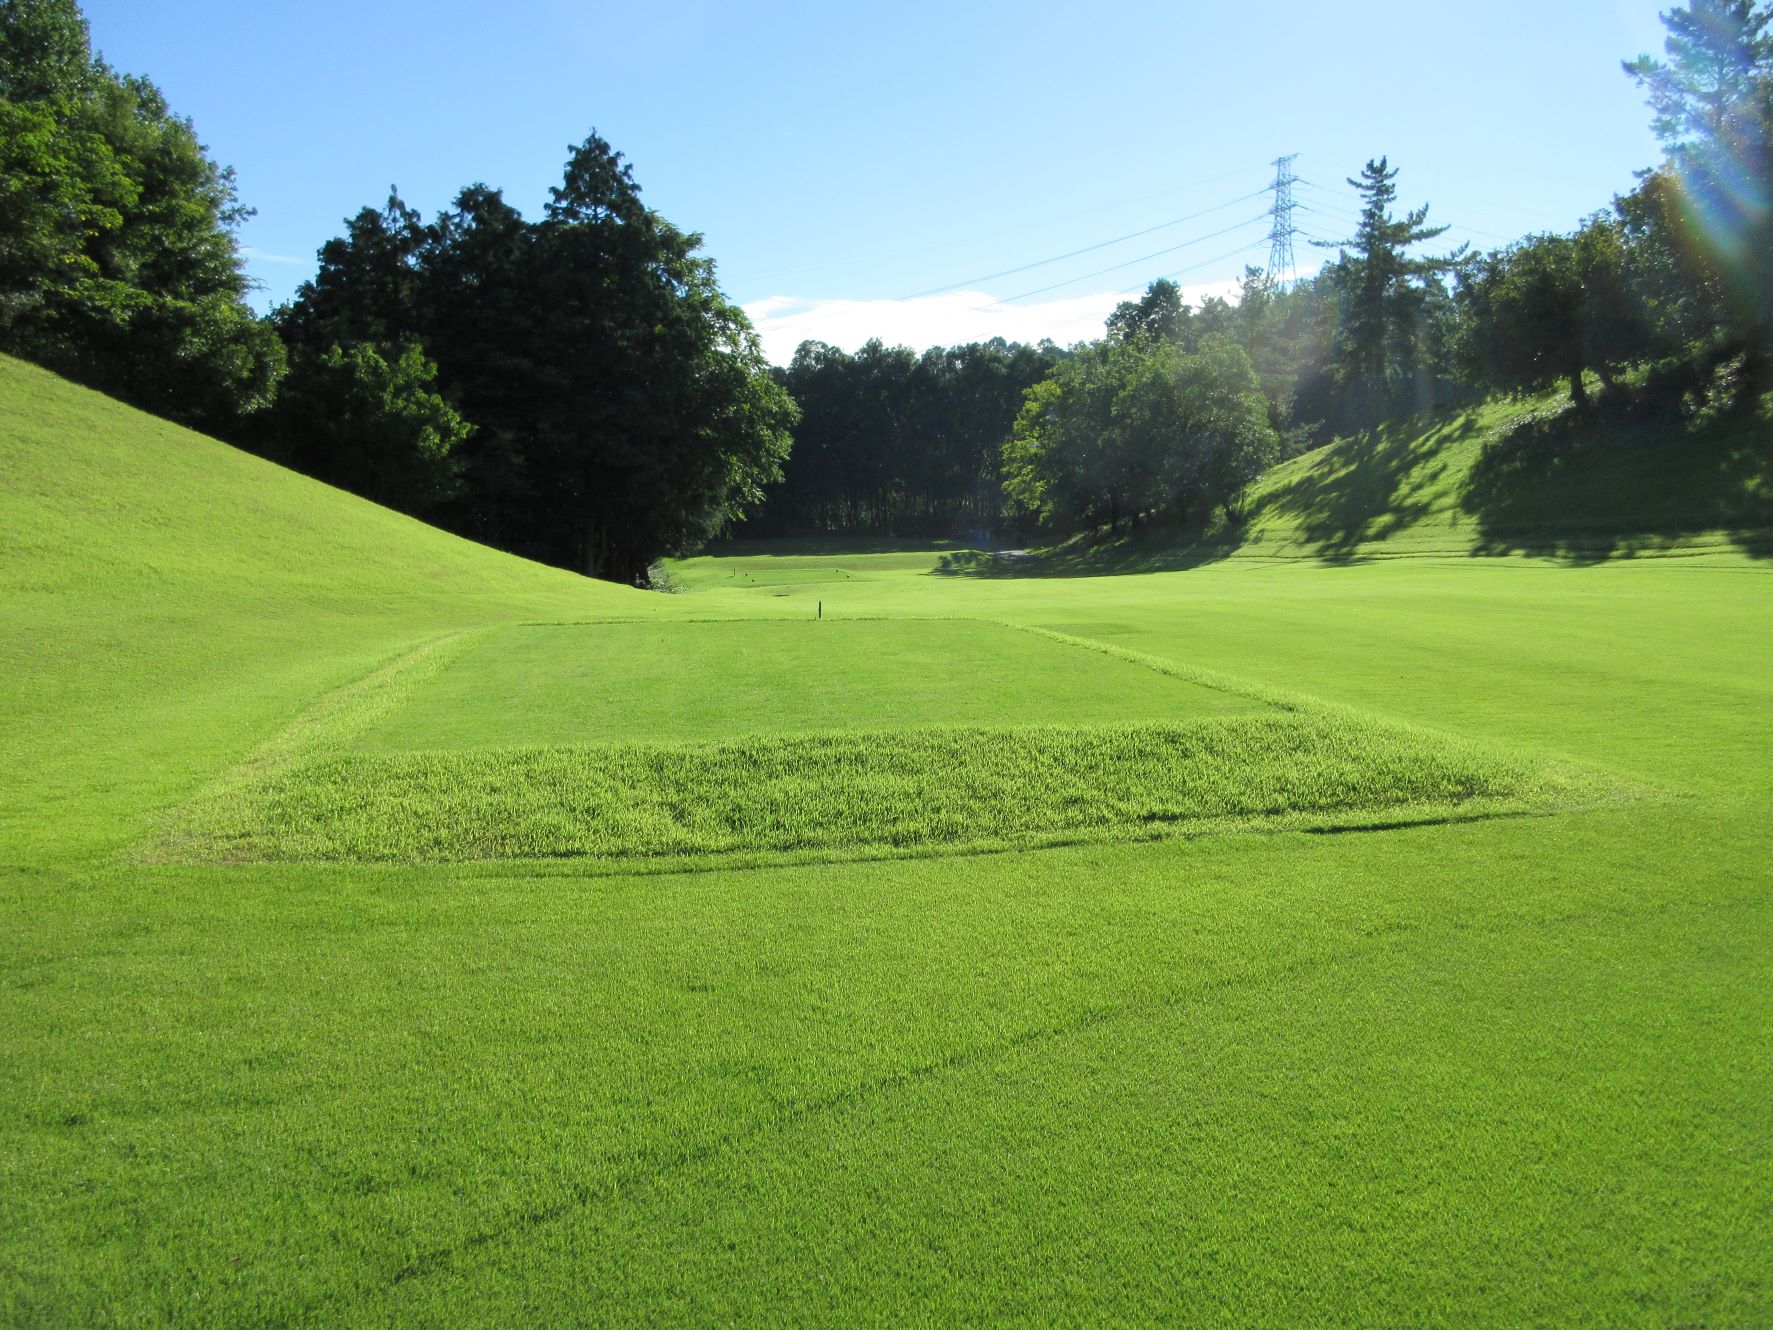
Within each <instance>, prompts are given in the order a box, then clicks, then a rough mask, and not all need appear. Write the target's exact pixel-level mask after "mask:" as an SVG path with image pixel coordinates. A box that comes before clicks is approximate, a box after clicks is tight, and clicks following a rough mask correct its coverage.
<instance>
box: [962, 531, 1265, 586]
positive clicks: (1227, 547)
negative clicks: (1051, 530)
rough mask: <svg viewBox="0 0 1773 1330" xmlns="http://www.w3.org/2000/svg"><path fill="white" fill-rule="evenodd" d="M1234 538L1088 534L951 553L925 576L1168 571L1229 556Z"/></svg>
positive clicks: (1234, 546)
mask: <svg viewBox="0 0 1773 1330" xmlns="http://www.w3.org/2000/svg"><path fill="white" fill-rule="evenodd" d="M1240 543H1241V542H1240V541H1239V539H1238V538H1237V537H1236V536H1235V535H1231V534H1226V533H1222V532H1215V533H1214V534H1213V535H1212V536H1210V537H1209V536H1206V535H1203V534H1202V533H1201V532H1200V531H1199V530H1198V529H1197V530H1192V531H1190V530H1184V529H1182V528H1180V527H1175V526H1162V525H1151V526H1145V527H1140V528H1139V529H1137V530H1135V531H1133V532H1131V533H1121V534H1119V535H1111V534H1103V533H1100V532H1089V533H1086V534H1085V535H1082V536H1076V537H1073V538H1072V539H1071V540H1068V541H1066V542H1065V543H1064V544H1062V545H1055V546H1053V547H1051V548H1050V549H1041V550H971V549H968V550H953V551H951V552H949V553H947V554H944V555H943V556H942V557H941V558H940V559H939V560H937V562H936V566H935V567H934V568H932V569H930V572H931V573H932V574H933V575H935V576H937V577H996V578H1008V577H1124V576H1129V575H1131V574H1134V573H1173V572H1180V571H1182V570H1185V569H1188V568H1199V567H1201V566H1202V565H1203V564H1209V563H1216V562H1218V561H1219V560H1220V559H1224V558H1227V557H1228V556H1230V555H1231V554H1233V553H1235V552H1236V550H1237V548H1238V545H1239V544H1240Z"/></svg>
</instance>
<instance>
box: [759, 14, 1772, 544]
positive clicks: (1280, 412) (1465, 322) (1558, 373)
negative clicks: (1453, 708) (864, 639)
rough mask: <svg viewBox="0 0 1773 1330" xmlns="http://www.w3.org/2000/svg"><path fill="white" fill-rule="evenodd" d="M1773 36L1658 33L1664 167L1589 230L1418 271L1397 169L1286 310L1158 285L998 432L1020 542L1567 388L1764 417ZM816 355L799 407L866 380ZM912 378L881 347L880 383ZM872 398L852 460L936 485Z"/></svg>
mask: <svg viewBox="0 0 1773 1330" xmlns="http://www.w3.org/2000/svg"><path fill="white" fill-rule="evenodd" d="M1770 15H1773V11H1770V9H1769V7H1768V6H1767V5H1766V4H1765V3H1753V2H1752V0H1692V2H1691V3H1690V4H1688V5H1686V6H1683V7H1680V8H1677V9H1674V10H1671V11H1669V12H1668V13H1667V14H1665V15H1664V22H1665V23H1666V25H1667V27H1668V39H1667V43H1666V50H1665V55H1666V59H1663V60H1657V59H1654V58H1652V57H1649V56H1643V57H1640V58H1639V59H1637V60H1634V61H1631V62H1629V63H1628V64H1626V66H1625V70H1626V73H1627V74H1628V75H1629V76H1630V77H1631V78H1633V79H1634V80H1636V81H1637V82H1638V83H1639V85H1640V86H1642V88H1643V89H1644V91H1645V93H1646V95H1647V97H1648V100H1649V103H1650V106H1651V108H1652V111H1653V115H1654V119H1653V122H1652V124H1653V128H1654V129H1655V132H1656V134H1657V135H1658V137H1659V138H1660V139H1661V141H1662V143H1663V145H1664V148H1665V150H1666V155H1665V158H1664V160H1663V162H1662V163H1660V164H1659V165H1658V166H1656V167H1654V168H1653V169H1651V170H1648V171H1646V172H1644V173H1642V175H1641V177H1640V180H1639V183H1638V185H1637V187H1636V188H1635V189H1633V190H1632V191H1630V192H1629V193H1627V194H1625V195H1623V196H1621V197H1619V198H1616V199H1615V200H1614V201H1613V203H1612V204H1611V206H1609V207H1606V208H1603V209H1600V210H1598V211H1597V212H1596V213H1595V214H1594V215H1593V216H1591V217H1588V218H1586V219H1584V220H1583V222H1582V223H1581V224H1580V225H1579V226H1578V227H1577V228H1576V229H1574V230H1573V231H1572V232H1570V233H1567V234H1539V235H1532V236H1528V237H1525V238H1523V239H1521V240H1519V241H1516V242H1514V243H1513V244H1509V245H1505V246H1503V247H1501V248H1499V249H1495V250H1491V251H1488V252H1482V253H1474V252H1471V251H1469V250H1467V249H1466V248H1463V247H1460V248H1455V249H1451V250H1443V251H1440V252H1424V251H1425V247H1430V248H1431V247H1432V246H1433V242H1435V241H1436V240H1438V239H1439V238H1440V237H1441V236H1442V235H1444V233H1445V231H1446V228H1445V227H1442V226H1437V225H1434V224H1433V223H1431V221H1430V219H1429V209H1428V208H1427V207H1426V206H1417V207H1413V208H1400V207H1399V204H1398V176H1399V172H1398V169H1397V167H1396V166H1394V165H1393V164H1392V163H1391V162H1390V161H1389V160H1388V159H1386V158H1384V157H1380V158H1378V159H1375V160H1372V161H1369V162H1368V163H1367V164H1366V165H1365V167H1363V168H1362V170H1361V172H1360V174H1359V176H1358V177H1357V178H1354V179H1351V180H1350V181H1349V182H1348V183H1349V184H1350V186H1352V187H1353V188H1354V189H1355V191H1356V192H1357V195H1358V196H1359V199H1360V212H1359V220H1358V222H1357V223H1356V225H1355V227H1354V230H1353V234H1352V235H1351V236H1349V237H1348V238H1347V239H1346V240H1344V241H1341V242H1338V243H1334V244H1331V245H1329V246H1328V248H1330V249H1333V250H1334V251H1335V257H1334V258H1333V259H1331V260H1330V261H1329V262H1327V263H1326V264H1325V265H1324V266H1323V267H1322V268H1321V269H1320V270H1319V272H1318V273H1317V274H1315V275H1314V276H1312V277H1310V278H1308V279H1306V280H1304V281H1301V282H1298V283H1296V284H1294V285H1292V286H1290V287H1289V288H1287V289H1284V290H1283V289H1280V288H1279V287H1277V286H1276V285H1275V284H1274V283H1273V282H1272V281H1271V280H1270V279H1269V277H1268V276H1267V275H1266V274H1264V273H1263V272H1262V271H1261V270H1259V269H1254V268H1252V269H1248V270H1246V272H1245V274H1244V278H1243V281H1242V283H1241V290H1240V292H1239V293H1238V296H1237V297H1236V298H1235V299H1233V300H1224V299H1218V298H1211V299H1208V300H1206V301H1204V302H1202V303H1201V304H1200V305H1199V306H1189V305H1186V304H1184V303H1183V301H1182V298H1181V292H1180V291H1179V290H1178V289H1177V288H1176V287H1175V285H1174V284H1173V283H1170V282H1167V281H1160V282H1156V283H1153V284H1152V285H1151V286H1150V287H1149V288H1148V289H1147V291H1146V292H1145V294H1144V296H1143V298H1141V299H1140V300H1137V301H1128V302H1124V303H1123V304H1121V305H1120V306H1119V307H1118V308H1117V309H1116V310H1115V311H1114V313H1113V314H1112V315H1111V316H1110V317H1109V319H1108V321H1107V326H1106V328H1105V329H1104V333H1103V336H1102V337H1101V338H1100V339H1098V340H1096V341H1094V342H1091V343H1087V344H1084V345H1081V346H1076V347H1072V348H1069V349H1067V350H1066V351H1064V352H1057V351H1053V350H1049V353H1048V354H1049V358H1050V365H1049V368H1048V369H1047V372H1046V374H1045V376H1044V377H1043V378H1042V379H1041V380H1040V381H1039V382H1038V383H1036V384H1033V385H1031V386H1030V387H1029V389H1028V390H1027V391H1026V392H1025V393H1024V395H1023V397H1022V399H1021V400H1020V401H1019V402H1014V403H1011V402H1008V401H1005V400H1003V399H1002V398H1001V397H998V398H995V399H993V400H992V401H991V403H990V414H991V419H990V422H989V423H988V424H985V423H981V425H980V429H981V437H983V438H987V439H991V438H995V440H996V443H995V446H993V445H991V444H989V443H988V444H987V445H986V446H985V447H983V448H982V449H980V450H979V457H980V461H979V466H980V468H981V470H984V471H990V470H992V469H994V467H995V469H996V470H997V472H998V473H999V475H1000V476H1001V478H1002V483H1003V498H1004V506H1003V508H1002V509H1001V511H1000V513H999V516H1000V518H1001V520H1002V521H1003V522H1004V523H1006V524H1009V525H1015V524H1018V523H1019V524H1021V525H1023V526H1028V525H1030V524H1032V525H1035V526H1039V527H1044V528H1046V529H1049V530H1060V531H1062V530H1069V529H1078V528H1082V527H1093V526H1100V525H1108V526H1111V527H1112V526H1119V525H1121V524H1122V523H1123V522H1130V521H1136V520H1139V519H1140V518H1141V517H1144V516H1156V517H1160V518H1166V519H1170V520H1179V521H1189V522H1204V521H1206V520H1208V519H1209V518H1210V517H1211V516H1213V515H1214V514H1216V513H1224V514H1227V515H1229V516H1230V517H1232V518H1234V519H1235V517H1236V515H1237V506H1238V500H1239V497H1240V496H1241V494H1242V493H1243V492H1244V490H1245V488H1246V486H1247V485H1248V483H1249V482H1250V481H1251V480H1253V479H1254V478H1255V477H1256V476H1258V475H1259V474H1261V472H1262V471H1263V470H1264V469H1265V468H1266V467H1268V466H1270V465H1272V464H1273V463H1274V462H1276V461H1277V460H1280V459H1282V458H1284V457H1287V456H1290V455H1292V454H1294V453H1296V452H1298V451H1299V450H1301V449H1303V448H1305V447H1308V446H1312V445H1315V444H1317V443H1322V442H1325V441H1327V440H1328V439H1330V438H1333V437H1336V436H1338V435H1343V434H1348V433H1351V432H1356V431H1360V430H1364V429H1368V428H1371V427H1373V426H1375V425H1378V424H1380V423H1382V422H1385V421H1391V420H1398V419H1402V418H1406V417H1410V416H1415V415H1421V414H1425V413H1428V412H1432V411H1434V410H1436V409H1437V408H1440V407H1444V406H1447V405H1450V404H1456V403H1460V402H1465V401H1471V400H1475V399H1476V398H1479V397H1481V396H1485V395H1488V394H1492V393H1497V392H1502V393H1516V394H1536V393H1541V392H1544V391H1547V390H1549V389H1553V388H1556V387H1559V386H1561V387H1563V388H1564V389H1565V390H1566V391H1567V392H1568V394H1569V397H1570V400H1571V405H1572V407H1573V408H1574V409H1575V410H1576V411H1577V412H1579V413H1580V412H1591V411H1595V410H1601V409H1605V410H1609V411H1614V412H1623V413H1631V414H1638V415H1642V414H1647V413H1657V412H1671V411H1673V412H1679V411H1682V410H1688V409H1691V408H1692V407H1694V406H1695V405H1696V404H1698V403H1700V402H1702V401H1704V400H1706V399H1707V398H1711V397H1715V396H1716V395H1717V394H1718V393H1720V392H1728V393H1730V394H1732V395H1733V396H1734V399H1735V400H1736V401H1738V402H1741V403H1745V404H1746V403H1753V402H1755V401H1758V400H1759V398H1760V397H1761V396H1762V395H1763V394H1764V393H1765V392H1766V391H1767V389H1768V387H1769V383H1770V380H1773V169H1770V168H1773V147H1770V145H1773V35H1770V28H1773V23H1770ZM801 351H802V354H800V355H797V357H796V359H795V372H794V375H793V379H792V384H793V387H792V391H793V392H794V393H795V395H796V397H797V399H799V400H801V401H802V402H803V403H805V402H809V401H813V400H817V399H818V398H819V397H820V396H821V394H824V393H826V392H828V391H831V390H833V389H834V388H835V387H836V385H837V384H838V383H839V382H843V381H847V380H848V378H849V377H850V376H851V375H852V374H853V373H854V370H853V368H852V367H851V366H850V364H848V363H847V362H846V361H845V360H844V359H843V358H842V357H841V355H839V356H835V357H834V356H832V355H831V354H829V349H828V348H824V347H821V346H819V345H818V344H808V345H807V346H803V347H802V349H801ZM910 356H911V353H910V352H908V351H904V350H903V349H899V350H897V351H894V350H889V349H887V348H882V347H879V346H878V345H871V347H870V348H869V349H868V351H867V358H868V360H869V361H870V363H873V364H878V363H883V362H890V361H892V360H893V359H894V357H897V358H898V360H899V361H900V362H905V363H908V362H909V358H910ZM894 382H897V383H900V384H902V385H903V387H902V388H901V390H900V392H899V393H898V394H897V395H891V393H892V387H891V385H892V383H894ZM1591 382H1592V385H1593V386H1592V387H1591ZM875 383H876V385H877V390H880V391H886V392H887V393H888V394H889V396H888V398H887V400H882V401H876V402H875V403H874V404H873V406H872V411H871V414H869V415H868V416H865V417H863V419H866V420H871V421H875V422H880V423H876V424H874V425H872V426H871V428H872V429H873V434H872V437H871V439H869V440H854V439H852V440H851V441H850V442H849V451H850V452H851V453H852V454H853V455H855V456H857V457H858V458H867V457H869V456H871V455H874V456H879V457H891V458H893V459H894V465H895V466H896V467H897V468H898V469H899V471H901V472H903V473H906V474H919V473H921V469H922V468H921V463H920V461H919V455H920V449H921V448H923V447H925V446H928V445H926V443H925V440H924V438H923V437H922V436H920V435H919V434H918V432H917V428H916V427H915V426H913V427H912V428H910V430H909V431H908V430H907V428H906V426H905V425H904V423H903V422H905V421H907V420H915V419H916V416H915V413H914V412H911V411H910V410H909V406H910V403H911V401H912V397H913V391H912V389H911V388H910V386H909V382H908V381H907V380H886V381H882V380H879V379H876V380H875ZM883 383H884V384H885V386H884V388H881V387H878V385H881V384H883ZM1597 393H1598V394H1599V396H1598V398H1597V395H1596V394H1597ZM885 422H892V423H891V424H890V425H889V424H887V423H885ZM803 465H805V466H806V467H807V468H808V469H809V470H810V469H811V468H812V466H813V463H812V462H811V461H810V460H809V461H807V462H805V463H803V461H802V459H801V457H800V455H799V454H798V452H797V454H796V455H795V456H794V457H793V458H792V459H791V460H790V462H789V464H788V468H787V478H786V480H785V481H784V482H783V485H782V487H781V490H782V491H783V492H786V493H795V494H798V493H801V492H804V491H806V490H808V489H816V488H817V487H818V482H817V481H816V480H814V479H812V478H810V477H803V476H802V475H801V474H800V469H801V468H802V466H803ZM864 465H865V464H864ZM841 480H842V476H841V475H834V476H833V477H832V479H831V481H830V482H827V483H841ZM881 512H882V510H881V509H878V508H876V509H869V510H866V511H860V510H853V509H849V508H846V507H844V506H843V505H837V506H836V507H835V508H832V509H826V510H821V511H820V512H819V513H818V514H817V515H816V517H815V516H811V515H810V514H809V510H808V509H806V507H805V506H804V505H800V504H796V505H792V506H790V507H789V510H788V511H787V512H786V513H782V514H779V515H778V516H779V517H780V518H781V520H783V522H784V524H785V525H786V527H787V528H788V529H806V530H829V529H845V525H846V521H847V522H848V523H849V524H850V529H858V530H860V529H868V530H873V529H877V527H878V524H879V522H880V520H881ZM988 512H989V507H988V506H987V505H983V504H981V505H980V506H978V507H977V508H976V509H974V510H972V511H971V512H969V514H968V516H969V517H970V516H972V515H973V514H974V513H978V514H981V515H983V514H986V513H988ZM833 513H835V514H836V516H835V517H833V515H832V514H833ZM765 516H766V520H768V518H769V517H770V516H771V513H770V510H769V509H768V508H766V509H765ZM890 516H891V515H890V512H889V514H888V517H889V520H890ZM960 529H961V524H959V523H955V524H953V527H952V529H951V530H950V531H948V532H946V534H958V533H959V531H960Z"/></svg>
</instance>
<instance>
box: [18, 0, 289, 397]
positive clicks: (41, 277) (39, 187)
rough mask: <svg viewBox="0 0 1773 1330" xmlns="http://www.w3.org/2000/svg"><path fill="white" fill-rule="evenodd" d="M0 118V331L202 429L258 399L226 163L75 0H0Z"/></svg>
mask: <svg viewBox="0 0 1773 1330" xmlns="http://www.w3.org/2000/svg"><path fill="white" fill-rule="evenodd" d="M0 131H3V132H0V200H4V202H5V205H6V206H5V207H4V208H0V349H5V350H8V351H11V352H13V353H15V354H18V355H22V356H25V357H27V358H30V359H33V360H36V361H38V362H39V363H42V364H44V365H47V366H49V367H50V368H52V369H55V370H57V371H59V372H61V373H64V374H67V375H69V376H70V377H73V378H76V379H79V380H81V381H82V382H85V383H88V384H90V385H92V386H94V387H97V388H101V389H103V390H105V391H107V392H111V393H115V394H117V395H118V396H121V397H124V398H126V399H128V400H130V401H132V402H135V403H136V404H137V405H140V406H143V407H146V408H147V409H149V410H151V411H155V412H157V413H159V414H161V415H166V416H170V417H172V418H174V419H177V420H183V421H186V422H188V423H192V424H196V425H201V426H203V427H205V428H209V429H212V430H222V431H226V430H232V429H234V428H236V427H237V426H238V425H239V424H240V422H241V421H242V419H243V418H245V417H248V416H250V415H251V414H252V413H253V412H255V411H259V410H262V409H263V408H264V407H265V406H266V405H268V404H269V402H270V400H271V397H272V395H273V392H274V389H275V385H276V381H277V377H278V375H279V374H280V373H281V372H282V353H281V348H280V346H279V344H278V342H277V339H276V337H275V336H274V335H273V334H272V333H271V332H270V330H268V329H267V328H265V327H264V326H263V325H262V324H261V323H260V321H259V320H258V319H257V318H256V317H255V316H254V315H253V313H252V311H251V310H250V309H249V308H248V307H247V306H246V303H245V296H246V293H247V291H248V290H249V287H250V283H249V281H248V279H247V277H246V276H245V273H244V272H243V270H242V268H241V264H240V258H239V253H238V250H237V247H236V244H235V239H234V228H235V227H236V226H237V225H238V223H239V222H240V221H241V220H242V219H243V218H244V217H245V216H246V215H247V210H246V209H244V208H242V207H241V206H240V204H239V201H238V198H237V196H236V194H235V190H234V178H233V174H232V172H231V171H229V170H226V169H224V168H222V167H219V166H217V165H216V164H215V163H214V162H212V161H211V160H210V159H209V157H208V154H207V153H206V151H205V150H204V148H203V145H202V144H201V143H200V142H199V141H198V139H197V136H196V133H195V131H194V130H193V129H192V127H191V124H190V122H189V121H188V120H185V119H183V118H181V117H179V116H176V115H174V114H173V113H172V111H171V110H170V108H169V107H168V106H167V104H166V100H165V98H164V97H163V96H162V95H161V94H160V92H159V90H158V89H157V88H156V87H155V86H154V85H153V84H152V83H151V82H149V81H148V80H147V79H145V78H139V77H127V76H120V75H118V74H117V73H115V72H114V71H113V70H111V69H110V67H109V66H107V65H106V64H105V63H104V62H103V61H101V60H97V59H95V58H93V56H92V54H91V51H90V48H89V46H88V39H87V32H86V25H85V22H84V20H83V19H82V18H81V17H80V11H79V8H78V6H77V5H76V4H74V3H73V0H0Z"/></svg>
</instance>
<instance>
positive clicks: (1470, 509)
mask: <svg viewBox="0 0 1773 1330" xmlns="http://www.w3.org/2000/svg"><path fill="white" fill-rule="evenodd" d="M1459 505H1460V508H1461V510H1462V511H1463V512H1465V513H1467V514H1469V515H1470V516H1471V517H1472V518H1473V519H1474V520H1475V522H1476V524H1477V541H1476V544H1475V545H1474V548H1473V552H1474V553H1477V554H1535V555H1545V556H1551V557H1556V558H1562V559H1568V560H1570V561H1572V562H1578V563H1593V562H1601V561H1603V560H1606V559H1610V558H1617V557H1621V556H1629V555H1633V554H1641V553H1650V552H1655V551H1657V550H1663V549H1674V548H1679V547H1681V546H1683V545H1685V544H1688V543H1691V542H1692V540H1693V538H1694V537H1696V536H1700V535H1704V534H1707V533H1709V534H1712V535H1713V536H1715V537H1716V538H1717V541H1718V543H1727V544H1729V545H1733V546H1735V547H1736V548H1738V549H1740V550H1742V551H1744V552H1745V553H1749V554H1753V555H1757V556H1761V557H1765V556H1766V555H1768V554H1773V399H1767V400H1764V401H1763V402H1762V403H1761V404H1760V407H1759V409H1758V410H1734V411H1720V412H1717V413H1716V414H1713V415H1710V416H1707V417H1705V418H1702V419H1700V420H1697V421H1693V422H1683V421H1667V422H1652V423H1634V422H1631V421H1628V420H1626V421H1621V420H1609V419H1606V418H1604V417H1601V418H1596V417H1594V416H1587V415H1584V414H1582V413H1579V412H1577V411H1574V410H1573V409H1570V408H1568V407H1565V408H1563V409H1560V410H1553V411H1541V412H1537V413H1534V414H1530V415H1527V416H1525V417H1522V418H1520V419H1518V420H1516V421H1514V422H1512V423H1511V424H1510V425H1509V426H1508V427H1507V428H1506V429H1504V430H1502V431H1500V432H1498V433H1497V434H1495V435H1494V436H1493V437H1492V438H1491V439H1490V440H1489V441H1488V442H1487V443H1486V445H1485V447H1484V449H1483V451H1482V452H1481V453H1480V454H1479V456H1478V457H1477V459H1476V460H1475V461H1474V462H1473V464H1472V466H1471V468H1470V470H1469V471H1468V472H1467V473H1466V475H1465V478H1464V482H1463V484H1462V486H1461V488H1460V492H1459Z"/></svg>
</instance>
